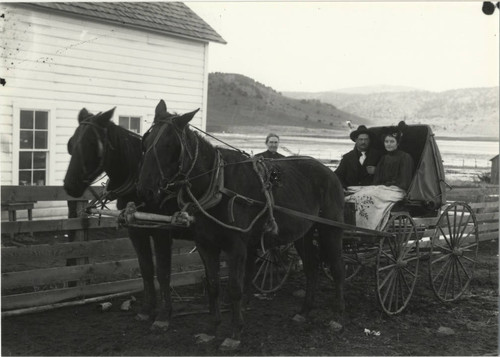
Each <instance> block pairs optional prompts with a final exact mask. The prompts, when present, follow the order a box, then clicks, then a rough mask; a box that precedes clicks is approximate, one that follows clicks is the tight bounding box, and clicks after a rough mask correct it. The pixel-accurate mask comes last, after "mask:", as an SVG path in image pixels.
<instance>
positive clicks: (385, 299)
mask: <svg viewBox="0 0 500 357" xmlns="http://www.w3.org/2000/svg"><path fill="white" fill-rule="evenodd" d="M384 230H385V231H386V232H389V233H392V234H393V235H394V236H393V237H383V238H382V239H381V240H380V247H379V251H378V255H377V264H376V277H377V297H378V300H379V303H380V306H381V307H382V309H383V310H384V312H385V313H386V314H388V315H395V314H398V313H400V312H401V311H403V310H404V309H405V308H406V306H407V305H408V302H409V301H410V298H411V296H412V294H413V290H414V289H415V283H416V282H417V276H418V264H419V259H420V253H419V248H418V239H417V238H418V236H417V230H416V227H415V222H414V221H413V219H412V218H411V217H410V216H409V215H408V214H406V213H395V214H393V215H392V216H391V218H390V219H389V221H388V222H387V225H386V227H385V229H384Z"/></svg>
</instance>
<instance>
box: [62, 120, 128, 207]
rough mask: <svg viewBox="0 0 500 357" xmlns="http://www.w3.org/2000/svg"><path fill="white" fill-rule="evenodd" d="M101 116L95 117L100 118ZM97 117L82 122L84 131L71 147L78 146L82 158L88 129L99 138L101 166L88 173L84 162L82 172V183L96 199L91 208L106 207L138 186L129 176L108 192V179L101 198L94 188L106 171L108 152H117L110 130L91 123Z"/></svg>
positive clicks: (70, 150) (70, 151)
mask: <svg viewBox="0 0 500 357" xmlns="http://www.w3.org/2000/svg"><path fill="white" fill-rule="evenodd" d="M99 114H100V113H99ZM99 114H97V115H95V116H98V115H99ZM95 116H91V117H88V118H86V119H84V120H82V121H81V122H80V124H79V125H80V126H81V127H82V128H83V130H82V131H80V132H79V136H78V137H77V138H76V139H75V140H76V142H75V143H74V144H73V143H72V140H73V138H71V139H70V143H71V146H73V147H74V146H76V147H77V150H78V152H79V154H80V156H81V157H83V151H82V145H79V144H80V142H81V141H82V139H83V136H84V134H85V133H86V129H91V130H92V132H93V133H94V134H95V136H96V138H97V156H98V158H99V164H98V165H97V167H96V169H95V170H94V171H92V172H91V173H88V172H87V168H86V167H85V163H84V162H83V161H82V171H83V175H84V178H83V180H82V182H83V183H85V184H86V185H88V187H89V190H90V192H91V193H92V194H93V195H94V197H95V198H94V200H92V201H91V202H90V204H89V205H88V206H89V207H93V206H95V205H96V204H98V203H101V204H102V205H103V206H104V205H105V204H106V202H109V201H113V200H115V199H116V198H118V197H121V196H124V195H126V194H128V193H130V192H132V190H134V189H135V184H136V177H135V175H130V174H129V175H128V176H127V179H126V180H125V181H124V183H122V184H121V185H120V186H119V187H118V188H116V189H113V190H108V188H109V185H110V182H111V180H110V179H108V181H107V182H106V186H105V188H104V190H103V192H102V193H101V195H100V196H99V195H98V194H97V193H96V192H95V190H94V189H93V188H92V186H91V185H92V183H93V182H95V181H94V178H95V177H98V176H99V174H100V173H101V172H104V171H105V166H106V162H107V160H108V152H109V151H110V150H115V148H114V147H113V145H112V144H111V141H110V140H109V137H108V128H106V127H102V126H100V125H98V124H96V123H94V122H92V121H91V119H92V118H93V117H95ZM129 134H131V135H136V134H135V133H132V132H130V133H129ZM70 143H68V152H69V153H70V154H72V149H70Z"/></svg>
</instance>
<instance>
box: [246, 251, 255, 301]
mask: <svg viewBox="0 0 500 357" xmlns="http://www.w3.org/2000/svg"><path fill="white" fill-rule="evenodd" d="M256 257H257V250H256V249H254V248H248V250H247V260H246V266H245V285H244V290H243V291H244V301H243V304H244V306H246V307H248V305H249V304H250V300H251V299H252V291H253V287H252V280H253V278H254V274H255V258H256Z"/></svg>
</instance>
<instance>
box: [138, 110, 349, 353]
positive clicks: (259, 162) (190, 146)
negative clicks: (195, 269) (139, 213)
mask: <svg viewBox="0 0 500 357" xmlns="http://www.w3.org/2000/svg"><path fill="white" fill-rule="evenodd" d="M196 112H197V110H196V111H193V112H190V113H186V114H183V115H178V114H171V113H169V112H168V111H167V107H166V104H165V102H164V101H163V100H161V101H160V102H159V103H158V105H157V107H156V111H155V119H154V122H153V125H152V126H151V128H150V129H149V130H148V132H147V133H146V134H145V135H144V136H143V151H144V154H143V161H142V166H141V169H140V174H139V180H138V183H137V190H138V194H139V196H140V197H141V198H143V199H144V200H145V201H146V202H148V204H151V205H154V206H155V207H156V209H159V210H160V211H161V212H162V213H164V214H172V213H173V212H175V211H179V210H180V209H181V210H182V211H184V212H187V213H189V214H191V215H193V217H194V223H193V224H192V226H191V227H190V228H189V229H191V230H192V231H193V235H194V240H195V242H196V246H197V248H198V251H199V253H200V256H201V257H202V260H203V262H204V264H205V272H206V277H207V283H208V296H209V307H210V309H209V311H210V313H211V315H212V318H213V319H214V320H213V322H214V325H213V328H214V331H213V333H216V329H217V326H218V325H219V324H220V322H221V318H220V309H219V301H218V296H219V261H220V260H219V259H220V258H219V255H220V253H221V251H222V252H224V253H225V255H226V259H227V265H228V274H229V278H228V288H227V289H228V295H229V298H230V301H231V306H232V334H231V337H228V338H226V339H225V340H224V342H223V344H222V345H221V347H225V348H228V349H233V348H237V347H238V346H239V344H240V339H241V331H242V328H243V315H242V297H243V290H244V289H243V288H244V285H245V281H248V279H249V277H250V276H251V273H249V272H247V274H245V270H246V269H247V268H248V267H251V266H252V264H250V262H249V261H250V260H252V259H250V258H249V257H250V256H251V255H250V254H249V252H251V251H253V250H254V249H255V248H256V247H258V246H260V245H262V244H265V245H266V246H268V247H271V246H277V245H284V244H287V243H290V242H294V245H295V248H296V250H297V252H298V253H299V256H300V257H301V259H302V261H303V268H304V273H305V275H306V281H307V283H306V295H305V298H304V302H303V304H302V307H301V309H300V312H299V314H297V315H296V316H295V317H294V319H295V320H297V321H301V320H302V321H303V319H304V318H306V317H307V314H308V313H309V312H310V310H311V309H312V308H313V300H314V291H315V288H316V285H317V280H318V270H319V269H318V266H319V257H318V254H317V247H316V245H315V244H314V242H313V234H314V231H315V230H316V229H317V232H318V233H319V237H318V238H317V243H318V244H319V246H320V251H321V252H322V253H324V255H325V256H326V259H327V261H328V263H329V266H330V270H331V272H332V275H333V277H334V286H335V291H336V293H335V299H334V304H333V305H334V306H333V307H334V309H333V310H332V311H335V312H336V313H338V314H339V315H338V316H339V317H340V320H341V323H340V324H337V325H334V326H339V325H340V326H342V327H341V328H340V329H339V330H341V329H343V316H344V310H345V302H344V279H345V277H344V275H345V272H344V264H343V258H342V234H343V230H342V229H341V228H339V227H336V226H332V225H325V224H317V223H316V222H313V221H312V220H310V219H301V218H297V217H292V216H290V215H289V214H286V213H283V212H282V210H277V209H275V210H273V207H276V208H278V207H286V208H287V209H291V210H294V211H299V212H301V213H305V214H308V215H313V216H319V217H321V218H324V219H328V220H333V221H337V222H343V219H344V215H343V210H344V193H343V189H342V186H341V184H340V181H339V179H338V178H337V176H336V175H335V174H334V173H333V172H332V171H331V170H330V169H328V168H327V167H326V166H324V165H323V164H321V163H320V162H319V161H317V160H315V159H313V158H310V157H289V158H285V159H277V160H266V159H263V158H261V159H257V158H251V157H249V156H248V155H245V154H244V153H242V152H241V151H238V150H233V149H223V148H215V147H213V146H212V145H211V144H210V143H209V142H208V141H207V140H206V139H205V138H203V137H202V136H201V135H200V134H198V133H197V132H194V131H193V130H190V129H189V122H190V121H191V120H192V118H193V117H194V115H195V114H196ZM221 183H222V184H221ZM297 317H299V318H298V319H297ZM333 322H335V321H332V323H333Z"/></svg>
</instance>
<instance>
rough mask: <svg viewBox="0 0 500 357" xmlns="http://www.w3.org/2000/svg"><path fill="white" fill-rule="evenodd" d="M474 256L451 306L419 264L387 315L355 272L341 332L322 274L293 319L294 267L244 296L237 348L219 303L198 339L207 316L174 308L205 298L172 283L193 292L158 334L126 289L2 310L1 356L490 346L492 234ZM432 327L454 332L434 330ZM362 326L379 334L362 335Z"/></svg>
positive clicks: (459, 351) (494, 303)
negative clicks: (26, 309)
mask: <svg viewBox="0 0 500 357" xmlns="http://www.w3.org/2000/svg"><path fill="white" fill-rule="evenodd" d="M479 262H480V263H479V264H478V266H477V269H476V272H475V280H474V281H473V283H472V284H471V288H470V291H469V292H468V293H467V294H466V295H465V296H463V297H462V298H461V299H460V300H459V301H457V302H455V303H452V304H449V305H444V304H442V303H440V302H438V300H436V299H435V298H434V295H433V293H432V290H431V289H430V287H429V283H428V281H427V275H426V271H425V269H421V271H420V272H421V273H420V277H419V281H418V282H417V287H416V290H415V293H414V295H413V297H412V300H411V301H410V305H409V307H408V308H407V309H406V310H405V311H404V312H403V313H402V314H401V315H398V316H395V317H388V316H385V315H384V314H383V313H382V312H381V310H380V309H379V307H378V303H377V299H376V296H375V285H374V278H373V275H374V274H373V272H372V271H370V270H365V271H362V272H361V273H360V275H358V276H357V277H356V278H355V279H354V280H353V281H352V282H351V283H349V284H347V286H346V304H347V309H346V311H347V316H346V317H347V318H346V325H345V331H344V332H343V333H341V334H336V333H334V332H332V331H331V330H329V328H328V327H327V322H328V320H327V316H328V306H329V297H330V296H332V295H333V288H332V286H331V283H330V281H329V280H328V279H327V278H326V277H324V276H323V277H322V278H321V281H320V291H319V292H318V295H317V299H316V302H317V306H318V308H317V309H316V310H315V311H314V312H313V313H312V314H311V316H310V317H309V319H308V320H307V321H306V322H304V323H297V322H295V321H292V319H291V318H292V316H293V315H294V314H295V313H296V312H297V311H298V308H299V306H300V302H301V300H300V298H297V297H295V296H294V292H296V291H297V290H299V289H302V288H303V287H304V281H305V279H304V277H303V275H302V273H300V272H297V273H294V274H293V275H292V276H291V277H290V278H289V279H288V281H287V283H286V284H285V285H284V286H283V287H282V289H281V290H279V291H278V292H277V293H276V294H275V295H272V296H268V298H269V300H260V299H257V298H255V299H253V300H252V301H251V304H250V306H249V310H248V311H246V312H245V321H246V326H245V330H244V333H243V336H242V343H241V346H240V348H239V349H238V350H237V351H233V352H226V351H222V350H220V349H219V347H218V346H219V345H220V343H221V342H222V340H223V339H224V338H225V337H227V336H228V334H229V327H230V314H229V313H227V312H226V313H223V322H222V325H221V327H220V329H219V334H218V336H217V337H216V339H215V340H213V341H211V342H209V343H207V344H196V342H195V337H194V336H195V335H196V334H198V333H201V332H204V331H205V328H206V327H207V323H208V316H207V315H205V314H190V315H179V313H182V312H189V311H195V310H199V309H203V308H205V307H206V304H205V296H204V294H203V289H202V288H201V287H200V286H195V287H189V288H183V289H177V290H176V292H177V293H179V294H180V295H181V296H183V297H185V298H187V297H190V298H194V299H191V301H188V302H180V301H177V302H176V303H175V306H174V314H177V316H174V318H173V319H172V323H171V326H170V330H169V331H167V332H166V333H161V334H158V333H153V332H151V331H150V330H149V326H150V323H149V322H137V321H135V320H134V315H135V313H134V312H133V311H127V312H124V311H120V309H119V306H120V304H121V303H122V302H123V301H124V300H126V299H128V297H122V298H117V299H114V300H112V301H111V302H112V303H113V307H112V308H111V310H109V311H107V312H101V311H99V309H98V306H97V304H90V305H85V306H78V307H68V308H62V309H58V310H53V311H47V312H42V313H37V314H31V315H24V316H16V317H7V318H2V326H1V328H2V355H4V356H8V355H92V356H97V355H112V356H118V355H191V356H192V355H370V356H373V355H498V241H492V242H482V243H481V247H480V256H479ZM424 265H425V264H422V267H423V266H424ZM136 297H137V298H138V300H140V299H141V298H142V297H141V295H140V294H137V295H136ZM440 327H447V328H450V329H452V331H453V332H454V333H453V334H450V335H445V334H442V333H439V332H438V330H439V328H440ZM365 329H369V330H372V331H377V332H380V334H379V335H372V334H369V335H367V334H365V332H364V331H365Z"/></svg>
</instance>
